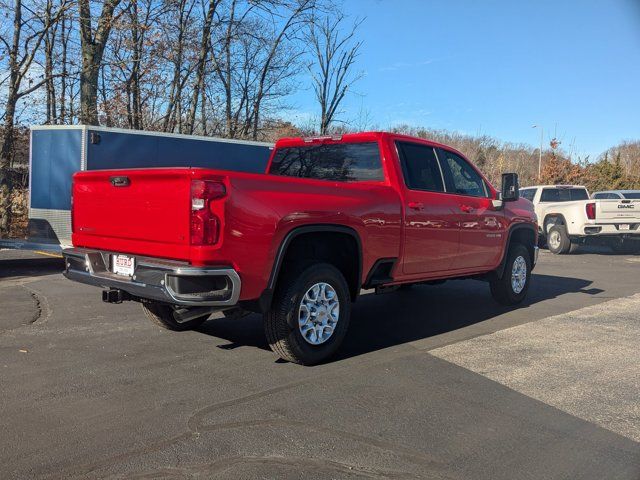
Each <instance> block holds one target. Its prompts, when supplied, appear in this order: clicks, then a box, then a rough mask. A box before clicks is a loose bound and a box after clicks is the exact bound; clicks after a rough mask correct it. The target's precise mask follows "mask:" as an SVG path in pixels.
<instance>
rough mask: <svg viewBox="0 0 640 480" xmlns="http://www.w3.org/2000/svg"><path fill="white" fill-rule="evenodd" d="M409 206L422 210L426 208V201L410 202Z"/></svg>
mask: <svg viewBox="0 0 640 480" xmlns="http://www.w3.org/2000/svg"><path fill="white" fill-rule="evenodd" d="M409 208H410V209H412V210H422V209H423V208H424V203H422V202H409Z"/></svg>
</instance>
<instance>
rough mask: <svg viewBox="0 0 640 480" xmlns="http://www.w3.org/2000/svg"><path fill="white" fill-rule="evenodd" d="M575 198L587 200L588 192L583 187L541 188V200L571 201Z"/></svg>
mask: <svg viewBox="0 0 640 480" xmlns="http://www.w3.org/2000/svg"><path fill="white" fill-rule="evenodd" d="M575 200H589V194H588V193H587V191H586V190H585V189H584V188H543V189H542V194H541V195H540V201H541V202H573V201H575Z"/></svg>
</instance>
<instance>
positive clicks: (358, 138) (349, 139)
mask: <svg viewBox="0 0 640 480" xmlns="http://www.w3.org/2000/svg"><path fill="white" fill-rule="evenodd" d="M383 138H390V139H393V140H406V141H413V142H416V141H417V142H420V143H425V144H428V145H431V146H433V147H439V148H446V149H447V150H451V151H453V152H457V153H460V154H461V155H462V153H461V152H459V151H458V150H457V149H455V148H454V147H452V146H451V145H446V144H444V143H439V142H436V141H433V140H429V139H428V138H420V137H414V136H412V135H404V134H401V133H394V132H383V131H368V132H357V133H344V134H334V135H311V136H308V137H283V138H281V139H279V140H278V141H277V142H276V148H282V147H299V146H302V145H310V144H313V143H357V142H375V141H378V140H381V139H383ZM463 156H464V155H463Z"/></svg>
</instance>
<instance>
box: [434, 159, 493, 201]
mask: <svg viewBox="0 0 640 480" xmlns="http://www.w3.org/2000/svg"><path fill="white" fill-rule="evenodd" d="M438 155H439V156H440V162H441V165H442V171H443V173H444V180H445V183H446V186H447V192H450V193H456V194H458V195H469V196H471V197H487V196H488V194H487V188H486V186H485V183H484V181H483V180H482V177H481V176H480V174H478V172H476V170H475V169H474V168H473V167H472V166H471V165H470V164H469V162H467V161H466V160H465V159H464V158H462V157H461V156H460V155H456V154H455V153H453V152H449V151H447V150H442V149H440V150H439V151H438Z"/></svg>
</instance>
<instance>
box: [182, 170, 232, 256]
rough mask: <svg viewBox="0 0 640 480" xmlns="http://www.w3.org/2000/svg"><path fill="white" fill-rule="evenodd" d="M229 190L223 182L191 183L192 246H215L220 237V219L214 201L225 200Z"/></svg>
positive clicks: (199, 181)
mask: <svg viewBox="0 0 640 480" xmlns="http://www.w3.org/2000/svg"><path fill="white" fill-rule="evenodd" d="M226 194H227V189H226V188H225V186H224V183H222V182H216V181H212V180H192V181H191V245H214V244H216V243H217V242H218V238H219V235H220V219H219V218H218V216H217V215H216V214H215V208H214V207H215V204H213V203H212V201H213V200H218V199H220V198H224V197H225V195H226Z"/></svg>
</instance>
